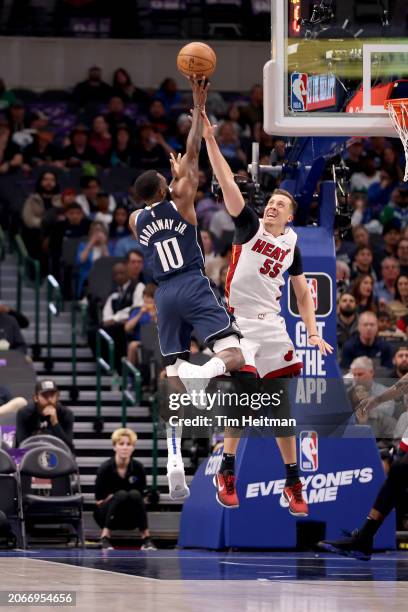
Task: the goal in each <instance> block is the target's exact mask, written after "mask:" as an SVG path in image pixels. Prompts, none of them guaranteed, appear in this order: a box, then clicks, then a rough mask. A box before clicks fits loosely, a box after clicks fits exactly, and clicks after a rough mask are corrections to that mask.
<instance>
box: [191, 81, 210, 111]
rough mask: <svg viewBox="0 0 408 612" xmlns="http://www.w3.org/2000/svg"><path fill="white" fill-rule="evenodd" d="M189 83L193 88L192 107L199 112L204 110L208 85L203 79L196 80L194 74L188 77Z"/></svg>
mask: <svg viewBox="0 0 408 612" xmlns="http://www.w3.org/2000/svg"><path fill="white" fill-rule="evenodd" d="M190 83H191V86H192V88H193V101H194V106H195V107H196V108H199V109H200V110H204V108H205V103H206V102H207V92H208V87H209V85H210V83H209V82H208V81H206V80H205V77H202V78H201V79H200V78H197V76H196V75H195V74H194V75H193V76H192V77H190Z"/></svg>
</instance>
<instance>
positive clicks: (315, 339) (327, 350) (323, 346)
mask: <svg viewBox="0 0 408 612" xmlns="http://www.w3.org/2000/svg"><path fill="white" fill-rule="evenodd" d="M309 344H310V345H311V346H317V348H318V349H319V351H320V352H321V354H322V355H331V353H332V352H333V347H332V346H331V345H330V344H329V343H328V342H326V341H325V340H323V338H321V337H320V336H318V335H317V334H316V335H313V336H309Z"/></svg>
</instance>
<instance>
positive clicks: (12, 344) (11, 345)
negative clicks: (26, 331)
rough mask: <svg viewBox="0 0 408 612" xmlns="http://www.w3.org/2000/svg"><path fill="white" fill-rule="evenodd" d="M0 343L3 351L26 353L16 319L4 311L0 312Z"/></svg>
mask: <svg viewBox="0 0 408 612" xmlns="http://www.w3.org/2000/svg"><path fill="white" fill-rule="evenodd" d="M0 343H1V346H2V350H3V351H4V350H10V351H20V352H21V353H24V354H26V353H27V345H26V343H25V342H24V338H23V336H22V334H21V331H20V328H19V325H18V322H17V319H16V318H15V317H13V316H11V314H6V313H5V312H4V311H3V312H0Z"/></svg>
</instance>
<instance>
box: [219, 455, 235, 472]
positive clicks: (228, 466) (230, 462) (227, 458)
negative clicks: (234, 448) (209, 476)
mask: <svg viewBox="0 0 408 612" xmlns="http://www.w3.org/2000/svg"><path fill="white" fill-rule="evenodd" d="M224 470H229V471H230V472H234V471H235V455H232V454H230V453H223V455H222V461H221V465H220V470H219V471H220V473H221V472H224Z"/></svg>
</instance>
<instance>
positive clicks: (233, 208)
mask: <svg viewBox="0 0 408 612" xmlns="http://www.w3.org/2000/svg"><path fill="white" fill-rule="evenodd" d="M202 115H203V119H204V134H203V135H204V139H205V144H206V146H207V152H208V157H209V158H210V163H211V166H212V169H213V170H214V174H215V176H216V177H217V181H218V182H219V184H220V187H221V191H222V195H223V198H224V202H225V206H226V208H227V210H228V212H229V214H230V215H231V216H232V217H238V215H239V214H240V213H241V211H242V209H243V208H244V206H245V202H244V198H243V197H242V194H241V192H240V190H239V187H238V185H237V184H236V183H235V181H234V175H233V174H232V171H231V168H230V167H229V165H228V163H227V162H226V160H225V158H224V156H223V155H222V153H221V151H220V148H219V146H218V143H217V141H216V139H215V135H214V132H215V128H216V126H215V125H211V123H210V121H209V119H208V117H207V115H206V114H205V112H204V111H203V113H202Z"/></svg>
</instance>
